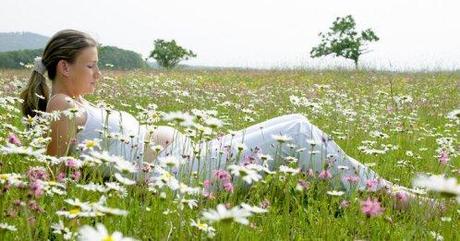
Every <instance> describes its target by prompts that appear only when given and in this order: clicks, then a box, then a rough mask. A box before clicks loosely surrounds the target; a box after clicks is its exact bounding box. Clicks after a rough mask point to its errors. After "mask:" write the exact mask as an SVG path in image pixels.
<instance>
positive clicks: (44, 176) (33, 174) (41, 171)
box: [27, 167, 48, 182]
mask: <svg viewBox="0 0 460 241" xmlns="http://www.w3.org/2000/svg"><path fill="white" fill-rule="evenodd" d="M27 177H28V178H29V180H30V181H31V182H34V181H36V180H42V181H46V180H48V173H47V172H46V169H45V168H44V167H31V168H29V170H28V171H27Z"/></svg>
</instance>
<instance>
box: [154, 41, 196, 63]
mask: <svg viewBox="0 0 460 241" xmlns="http://www.w3.org/2000/svg"><path fill="white" fill-rule="evenodd" d="M150 57H151V58H154V59H155V60H156V61H157V63H158V64H159V65H160V66H161V67H164V68H166V69H172V68H174V67H175V66H176V65H177V64H179V62H180V61H182V60H188V59H189V58H193V57H196V54H194V53H193V52H192V51H191V50H188V49H184V48H182V47H181V46H179V45H177V44H176V41H175V40H172V41H169V42H168V41H165V40H163V39H156V40H155V41H154V49H153V51H152V52H151V53H150Z"/></svg>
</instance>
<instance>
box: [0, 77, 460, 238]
mask: <svg viewBox="0 0 460 241" xmlns="http://www.w3.org/2000/svg"><path fill="white" fill-rule="evenodd" d="M29 74H30V73H29V72H28V71H9V70H8V71H7V70H3V71H0V83H1V84H2V86H3V91H2V92H0V93H1V96H2V97H6V96H17V95H18V93H19V90H18V89H17V88H15V85H16V84H15V83H18V84H24V83H26V81H27V78H28V76H29ZM104 76H106V77H110V78H105V79H101V80H100V82H99V84H98V90H97V91H96V93H95V94H94V95H92V96H88V97H87V99H88V100H90V101H92V102H98V101H101V100H104V101H105V102H107V103H110V104H112V105H114V106H115V108H116V109H119V110H124V111H127V112H129V113H131V114H133V115H136V114H137V112H138V109H136V108H135V106H136V105H140V106H143V107H146V106H147V105H149V104H152V103H154V104H156V105H157V106H158V108H157V110H158V111H162V112H170V111H183V112H186V111H190V110H191V109H193V108H195V109H202V110H217V111H218V117H219V118H220V119H222V120H224V121H225V122H227V123H228V125H225V126H224V127H223V128H221V129H219V130H218V132H220V133H227V131H228V130H239V129H243V128H245V127H248V126H250V125H252V124H255V123H258V122H261V121H264V120H267V119H269V118H273V117H276V116H279V115H282V114H288V113H302V114H304V115H305V116H306V117H307V118H308V119H309V120H310V122H312V123H313V124H315V125H316V126H318V127H319V128H321V129H322V130H324V131H325V132H326V133H328V134H330V135H332V137H334V139H335V141H336V142H337V143H338V144H339V146H341V147H342V149H343V150H344V151H345V152H346V153H347V154H349V155H350V156H352V157H354V158H355V159H357V160H359V161H361V162H363V163H375V166H373V167H372V168H373V169H374V170H375V171H376V172H377V173H379V175H380V176H382V177H384V178H385V179H388V180H390V181H393V182H395V183H397V184H401V185H404V186H409V187H410V186H411V181H412V179H413V178H414V177H415V175H416V173H419V172H421V173H422V172H423V173H433V174H442V173H445V174H447V175H448V176H450V177H456V178H457V179H458V177H459V175H460V169H459V166H460V149H459V146H460V141H459V134H460V128H459V125H458V124H456V123H454V122H453V121H449V120H448V119H447V118H446V115H447V113H449V112H450V111H452V110H454V109H458V108H459V107H460V74H459V73H453V72H439V73H392V72H371V71H352V72H350V71H332V70H330V71H306V70H298V71H288V70H286V71H281V70H273V71H268V70H267V71H249V70H248V71H243V70H241V71H238V70H221V71H198V70H197V71H179V70H178V71H165V72H160V71H159V72H143V71H135V72H106V73H104ZM187 93H188V94H187ZM290 96H297V97H305V98H307V99H308V100H309V101H312V102H314V103H317V104H319V105H320V106H321V110H314V109H312V108H311V107H307V106H303V107H297V106H295V105H293V104H292V103H291V102H290V100H289V98H290ZM398 96H399V97H401V96H410V97H411V98H412V101H410V102H407V103H402V104H400V105H398V104H397V103H396V101H395V100H394V98H395V97H398ZM16 106H17V107H18V105H16ZM244 109H246V110H251V111H246V113H245V112H244V111H243V110H244ZM246 117H251V118H252V119H253V121H245V118H246ZM20 120H21V115H20V114H18V113H14V112H11V111H8V110H6V109H4V108H2V107H0V121H2V123H9V124H12V125H13V126H16V127H17V128H19V129H20V130H23V129H24V127H23V125H22V124H21V121H20ZM157 124H161V125H164V124H167V123H165V122H164V121H159V122H158V123H157ZM376 130H378V131H381V132H383V133H386V134H387V135H388V136H389V137H388V138H387V139H379V138H375V137H372V136H370V134H369V133H370V132H371V131H376ZM10 132H11V131H10V130H8V129H7V127H6V126H5V125H2V127H0V137H3V138H6V137H7V136H8V134H9V133H10ZM16 134H18V135H19V136H20V138H21V139H22V140H23V144H25V145H27V144H28V142H30V141H31V140H28V138H27V137H26V136H21V135H20V133H16ZM441 137H450V138H452V139H453V144H452V147H453V153H451V154H450V160H449V165H447V166H441V165H440V164H439V162H438V159H437V157H436V156H437V155H438V152H437V148H439V145H438V144H437V143H436V139H439V138H441ZM3 138H2V139H1V140H0V141H1V145H4V144H5V142H6V140H4V139H3ZM366 140H374V141H376V143H375V145H374V148H378V149H380V148H381V146H380V145H381V144H392V145H397V146H398V149H397V150H392V151H388V152H387V153H385V154H380V155H368V154H365V153H363V152H361V151H360V150H359V149H358V147H359V146H361V145H362V142H363V141H366ZM407 151H411V152H412V153H413V155H412V156H410V155H408V154H406V152H407ZM401 160H404V161H406V164H405V165H399V164H398V161H401ZM43 165H44V164H43V163H39V162H36V161H34V160H31V159H30V158H25V157H21V156H17V155H0V173H12V172H15V173H21V174H25V173H26V171H27V170H28V169H29V168H30V167H31V166H43ZM56 168H57V167H52V168H51V169H52V170H56ZM83 173H84V175H85V174H87V175H89V178H85V179H82V180H80V181H79V183H80V184H84V183H88V182H89V181H93V182H99V183H102V180H101V179H100V178H95V177H94V176H95V175H93V174H94V173H95V172H94V170H93V169H91V168H85V169H84V170H83ZM280 179H281V180H280ZM299 180H305V181H308V182H310V187H309V189H308V190H305V191H303V192H298V191H296V190H295V187H296V185H297V183H298V181H299ZM199 182H200V180H195V182H194V184H195V186H196V185H199ZM0 189H2V190H0V208H1V209H0V210H1V211H2V212H1V213H0V223H8V224H10V225H14V226H16V228H17V229H18V231H16V232H9V231H2V230H1V229H0V240H62V238H63V237H62V235H58V234H52V230H51V228H50V226H51V224H52V223H57V222H58V221H59V220H62V221H63V222H64V224H65V226H66V227H69V228H70V230H71V231H73V232H76V231H78V228H79V227H81V226H83V225H84V224H90V225H92V226H94V224H95V223H99V222H101V223H104V224H105V226H106V227H107V228H108V230H109V231H111V232H113V231H115V230H118V231H120V232H122V233H123V234H124V235H126V236H129V237H133V238H136V239H140V240H200V239H201V240H204V239H206V235H205V234H203V233H201V232H200V231H199V230H198V229H196V228H195V227H192V226H190V219H194V220H197V219H199V218H201V213H202V211H204V210H206V209H208V208H211V209H215V208H216V206H217V205H218V204H220V203H228V204H229V205H230V206H235V205H238V204H240V203H241V202H245V203H249V204H251V205H259V204H260V203H262V202H265V203H270V206H269V208H268V210H269V212H268V213H265V214H256V215H254V216H252V217H250V218H249V220H250V225H247V226H245V225H241V224H238V223H234V222H220V223H214V224H212V226H213V227H214V228H215V229H216V236H215V237H214V238H215V239H217V240H235V239H237V240H433V239H434V238H433V236H432V235H431V234H430V232H431V231H434V232H436V233H438V234H440V235H442V236H443V237H444V240H458V239H460V236H459V233H458V230H459V228H460V225H459V224H460V222H459V217H460V208H459V204H457V203H456V202H455V201H453V200H446V204H445V205H446V207H445V208H444V209H439V208H431V207H428V206H427V205H426V204H417V203H415V202H413V203H411V205H410V208H408V209H406V210H397V209H396V208H395V206H394V200H393V199H392V198H391V197H390V196H388V195H384V194H383V193H382V192H376V193H372V192H351V193H346V194H345V195H344V196H341V197H334V196H330V195H327V194H326V191H329V190H331V189H332V187H331V186H330V184H329V183H326V182H322V181H318V180H316V179H313V178H308V177H305V176H303V175H297V176H287V177H285V176H283V175H282V174H280V173H277V174H275V175H272V176H266V177H265V178H264V181H263V182H258V183H256V184H254V185H252V186H250V187H242V186H238V185H237V186H235V192H234V193H232V194H228V193H226V192H224V191H220V192H217V193H216V196H215V199H212V200H209V199H207V198H205V197H202V196H195V197H187V198H188V199H190V198H194V199H196V200H197V203H198V207H196V208H194V209H190V208H188V207H185V208H184V209H183V210H181V209H180V208H179V205H178V203H177V202H175V201H174V199H175V195H174V194H176V193H174V192H172V191H171V190H168V189H166V188H165V189H163V190H160V191H158V192H153V191H149V190H148V188H147V187H146V186H145V185H140V184H139V185H136V186H129V187H127V195H126V196H125V197H120V196H118V195H115V194H114V195H111V196H107V197H108V198H107V206H109V207H113V208H119V209H123V210H127V211H129V214H128V215H127V216H103V217H97V218H78V219H72V220H71V219H66V218H64V217H59V216H58V215H57V214H56V211H58V210H63V209H68V208H69V205H68V204H66V203H65V202H64V201H63V200H64V199H67V198H79V199H80V200H81V201H91V202H94V201H97V200H99V198H100V196H101V194H99V193H95V192H89V191H84V190H82V189H80V188H77V187H76V183H74V182H69V183H67V186H66V191H67V194H66V195H63V196H59V195H54V196H48V195H44V196H41V197H39V198H33V197H31V196H30V195H29V191H28V188H24V189H20V188H10V189H8V188H6V187H5V185H4V184H0ZM161 192H164V194H165V196H162V195H160V193H161ZM367 197H373V198H377V199H378V200H380V201H381V203H382V206H383V207H384V208H385V211H384V213H383V215H381V216H377V217H371V218H368V217H366V216H365V215H364V214H362V213H361V211H360V201H362V200H365V199H367ZM18 200H21V201H23V202H24V203H25V206H17V205H15V203H17V201H18ZM32 200H35V201H36V202H38V204H39V205H40V207H41V208H42V209H43V211H42V212H35V211H32V210H31V209H30V208H28V204H29V203H30V201H32ZM343 200H348V201H349V202H350V204H349V206H348V207H346V208H343V207H340V202H341V201H343ZM165 211H166V213H167V214H165ZM442 217H449V218H451V221H442V220H441V218H442Z"/></svg>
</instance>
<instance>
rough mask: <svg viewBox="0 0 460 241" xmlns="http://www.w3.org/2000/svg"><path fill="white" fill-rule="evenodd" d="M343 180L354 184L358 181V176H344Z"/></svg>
mask: <svg viewBox="0 0 460 241" xmlns="http://www.w3.org/2000/svg"><path fill="white" fill-rule="evenodd" d="M345 181H347V182H348V183H350V184H356V183H358V182H359V177H358V176H346V177H345Z"/></svg>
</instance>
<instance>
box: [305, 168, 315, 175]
mask: <svg viewBox="0 0 460 241" xmlns="http://www.w3.org/2000/svg"><path fill="white" fill-rule="evenodd" d="M307 176H309V177H315V172H314V171H313V169H311V168H308V170H307Z"/></svg>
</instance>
